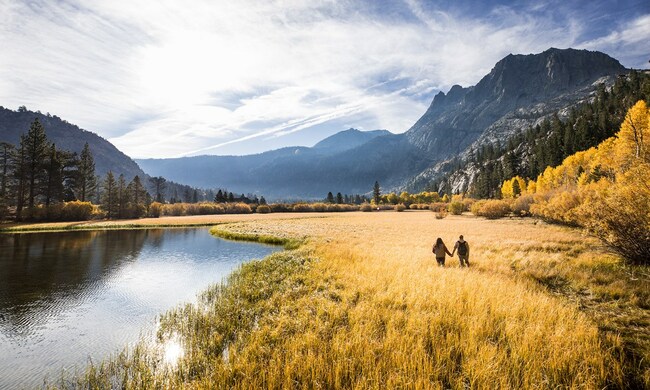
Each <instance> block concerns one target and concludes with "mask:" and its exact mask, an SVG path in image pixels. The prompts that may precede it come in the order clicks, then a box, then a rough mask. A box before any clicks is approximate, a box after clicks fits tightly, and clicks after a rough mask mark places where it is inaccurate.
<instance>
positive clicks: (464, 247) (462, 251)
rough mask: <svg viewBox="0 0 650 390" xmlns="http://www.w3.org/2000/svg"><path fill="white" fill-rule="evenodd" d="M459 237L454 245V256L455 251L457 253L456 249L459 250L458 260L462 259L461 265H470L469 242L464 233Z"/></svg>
mask: <svg viewBox="0 0 650 390" xmlns="http://www.w3.org/2000/svg"><path fill="white" fill-rule="evenodd" d="M458 238H459V240H458V241H456V245H454V250H453V251H452V256H453V253H455V252H456V250H458V260H459V261H460V266H461V267H469V244H468V243H467V241H465V240H464V239H463V235H462V234H461V235H460V237H458Z"/></svg>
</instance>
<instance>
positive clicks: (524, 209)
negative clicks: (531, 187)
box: [511, 195, 535, 217]
mask: <svg viewBox="0 0 650 390" xmlns="http://www.w3.org/2000/svg"><path fill="white" fill-rule="evenodd" d="M534 202H535V200H534V197H533V196H532V195H522V196H520V197H518V198H517V199H515V201H514V202H513V203H512V205H511V207H512V212H513V213H514V214H515V215H518V216H520V217H525V216H527V215H529V214H530V205H531V204H533V203H534Z"/></svg>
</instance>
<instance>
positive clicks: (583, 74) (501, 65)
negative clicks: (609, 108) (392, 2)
mask: <svg viewBox="0 0 650 390" xmlns="http://www.w3.org/2000/svg"><path fill="white" fill-rule="evenodd" d="M624 72H626V69H625V67H623V66H622V65H621V64H620V63H619V62H618V61H617V60H615V59H613V58H611V57H609V56H608V55H606V54H603V53H600V52H591V51H587V50H574V49H565V50H561V49H554V48H551V49H549V50H546V51H544V52H543V53H540V54H529V55H513V54H510V55H508V56H506V57H505V58H503V59H502V60H501V61H499V62H497V64H496V65H495V66H494V68H493V69H492V71H490V73H489V74H487V75H486V76H485V77H483V78H482V79H481V81H479V83H478V84H476V85H475V86H472V87H468V88H463V87H461V86H459V85H454V86H453V87H452V88H451V89H450V90H449V92H448V93H447V94H446V95H445V94H444V93H443V92H440V93H439V94H438V95H436V96H435V97H434V99H433V102H432V103H431V106H430V107H429V109H428V110H427V111H426V112H425V113H424V115H423V116H422V117H421V118H420V119H419V120H418V121H417V122H416V123H415V124H414V125H413V127H411V128H410V129H409V130H408V131H407V132H406V136H407V137H408V139H409V142H411V143H412V144H414V145H416V146H417V147H418V148H420V149H423V150H425V151H427V152H428V153H433V154H435V155H436V156H438V159H440V160H443V159H446V158H449V157H451V156H454V155H457V154H459V153H461V152H463V151H464V150H466V149H467V148H468V147H469V146H470V145H472V143H474V142H475V141H476V140H478V139H479V137H481V136H484V137H488V136H489V135H492V140H496V139H502V140H503V139H504V138H503V137H504V136H505V137H506V138H507V136H509V135H510V134H512V133H513V132H514V131H516V130H519V129H522V126H524V128H525V127H527V126H528V125H530V124H533V123H534V122H536V121H537V120H538V119H539V118H541V117H543V116H545V115H548V114H551V113H555V112H557V111H558V110H561V109H562V108H565V107H569V106H572V105H574V104H576V102H578V101H580V100H582V99H584V98H586V97H588V96H589V94H590V93H591V92H593V91H594V90H595V86H594V85H593V84H594V83H595V82H605V81H606V79H607V78H613V77H614V76H617V75H619V74H621V73H624Z"/></svg>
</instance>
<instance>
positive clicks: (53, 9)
mask: <svg viewBox="0 0 650 390" xmlns="http://www.w3.org/2000/svg"><path fill="white" fill-rule="evenodd" d="M134 4H135V3H133V2H130V1H126V0H114V1H110V2H107V1H101V0H95V1H84V2H81V1H77V0H68V1H61V2H48V1H44V0H43V1H40V2H39V1H37V2H31V3H25V2H20V1H13V0H0V39H1V40H2V42H3V55H2V56H0V104H3V105H7V106H10V107H17V106H18V105H22V104H25V105H27V107H28V108H32V109H40V110H43V111H49V112H52V113H54V114H57V115H59V116H61V117H63V118H65V119H67V120H69V121H71V122H73V123H76V124H79V125H80V126H81V127H84V128H86V129H89V130H92V131H96V132H98V133H100V134H101V135H103V136H104V137H107V138H109V140H110V141H111V142H113V143H114V144H115V145H116V146H117V147H118V148H120V149H121V150H123V151H124V152H125V153H127V154H129V155H131V156H134V157H165V156H177V155H188V154H196V153H219V154H222V153H231V152H234V151H237V152H252V151H261V150H264V149H266V148H268V147H269V146H270V145H281V144H283V143H284V144H291V143H292V141H293V140H297V139H300V140H301V142H303V143H309V142H310V141H316V140H317V139H316V138H317V137H318V132H320V131H322V130H321V129H323V128H325V127H327V126H329V125H331V127H332V129H331V130H328V131H330V132H333V131H338V130H342V129H343V128H342V127H341V126H344V125H354V126H357V127H360V128H365V129H374V128H385V129H389V130H391V131H394V132H403V131H406V130H407V129H408V128H409V126H410V125H412V124H413V123H414V122H415V121H416V120H417V119H418V118H419V116H420V115H422V113H423V112H424V111H425V110H426V108H427V106H428V105H429V103H430V100H431V98H432V96H433V94H435V93H437V92H438V91H439V90H443V91H446V90H448V89H449V88H450V87H451V86H452V85H454V84H461V85H465V86H467V85H472V84H475V83H476V82H477V81H478V80H479V79H480V77H482V76H483V75H484V74H486V73H487V72H489V70H490V68H491V67H492V66H493V65H494V63H495V62H497V61H498V60H499V59H501V58H502V57H503V56H505V55H507V54H509V53H531V52H540V51H543V50H545V49H547V48H548V47H550V46H555V47H569V46H572V45H575V44H577V43H580V42H585V43H584V44H583V46H585V47H594V48H601V47H611V48H614V49H615V48H617V47H618V48H627V49H630V48H633V47H634V48H636V50H637V51H639V50H641V49H639V47H643V46H644V45H643V42H642V41H639V40H636V41H635V38H634V36H635V35H634V34H635V33H639V34H640V35H642V36H646V37H647V34H646V33H647V31H646V29H647V25H648V23H647V22H646V23H645V25H644V24H643V23H644V22H645V20H644V19H641V18H640V19H639V20H637V21H635V23H636V25H637V27H636V30H627V29H621V30H617V31H613V32H611V34H609V35H607V36H604V37H602V38H599V39H596V38H594V39H590V40H589V41H588V42H587V41H585V40H584V39H583V38H582V37H583V36H584V32H585V31H586V30H588V26H587V25H585V22H583V21H581V19H580V18H579V15H572V14H570V13H568V14H567V16H566V17H562V18H558V16H557V15H556V14H554V13H552V12H551V11H549V9H552V8H553V7H550V6H549V7H546V8H544V7H537V3H535V4H533V5H532V6H523V7H521V6H520V7H518V8H514V7H511V6H492V7H490V8H488V9H486V12H485V13H484V14H483V15H482V17H480V18H479V17H476V16H472V14H471V13H469V14H468V13H467V12H465V11H466V10H465V9H463V8H454V7H451V8H449V7H448V8H445V9H443V8H436V7H434V6H432V5H431V3H421V2H416V1H407V2H405V3H394V2H391V3H380V2H366V3H364V2H359V1H331V2H324V3H322V2H310V1H306V0H305V1H299V0H294V1H277V2H259V1H246V0H241V1H236V2H231V1H218V2H215V1H211V0H196V1H192V2H191V4H190V3H186V2H174V1H165V2H160V1H155V0H142V1H138V2H137V5H134ZM628 31H629V32H628ZM644 34H645V35H644ZM621 42H624V44H622V43H621ZM5 43H6V44H5ZM617 45H618V46H617ZM313 129H316V130H318V132H317V131H315V130H314V131H312V130H313ZM308 130H309V131H308ZM301 133H305V134H313V135H310V137H313V138H304V137H303V138H300V137H297V135H298V134H301ZM327 135H329V134H323V137H324V136H327Z"/></svg>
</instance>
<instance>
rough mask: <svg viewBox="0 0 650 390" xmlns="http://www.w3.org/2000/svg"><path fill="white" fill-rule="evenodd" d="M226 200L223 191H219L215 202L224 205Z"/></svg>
mask: <svg viewBox="0 0 650 390" xmlns="http://www.w3.org/2000/svg"><path fill="white" fill-rule="evenodd" d="M225 200H226V199H225V198H224V196H223V192H221V190H219V191H217V195H216V196H215V197H214V201H215V202H217V203H223V202H225Z"/></svg>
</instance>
